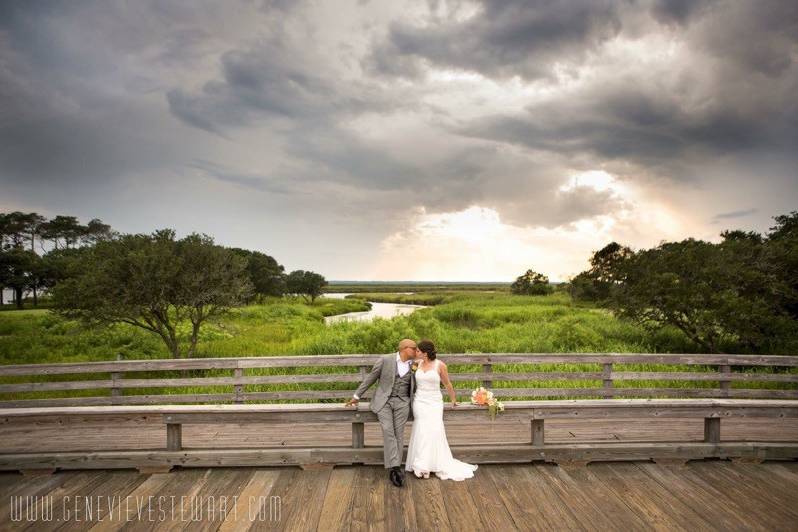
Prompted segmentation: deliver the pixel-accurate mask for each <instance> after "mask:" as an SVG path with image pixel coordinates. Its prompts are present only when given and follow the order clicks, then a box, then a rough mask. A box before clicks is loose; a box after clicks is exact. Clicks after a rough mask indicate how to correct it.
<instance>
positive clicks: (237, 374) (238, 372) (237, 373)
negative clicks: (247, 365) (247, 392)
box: [233, 368, 244, 404]
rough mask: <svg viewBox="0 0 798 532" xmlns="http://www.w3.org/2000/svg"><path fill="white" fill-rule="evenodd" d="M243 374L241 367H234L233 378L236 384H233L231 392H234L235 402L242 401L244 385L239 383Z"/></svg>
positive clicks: (239, 402)
mask: <svg viewBox="0 0 798 532" xmlns="http://www.w3.org/2000/svg"><path fill="white" fill-rule="evenodd" d="M243 376H244V370H243V369H241V368H236V369H234V370H233V380H234V381H236V384H235V385H233V393H234V394H235V399H234V400H233V401H234V402H235V403H237V404H241V403H243V402H244V386H243V384H241V381H242V378H243Z"/></svg>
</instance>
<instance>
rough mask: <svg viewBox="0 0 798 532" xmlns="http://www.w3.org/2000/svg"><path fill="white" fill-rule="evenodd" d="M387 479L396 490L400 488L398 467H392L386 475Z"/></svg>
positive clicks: (400, 479) (400, 478) (400, 475)
mask: <svg viewBox="0 0 798 532" xmlns="http://www.w3.org/2000/svg"><path fill="white" fill-rule="evenodd" d="M388 478H390V479H391V484H393V485H394V486H396V487H397V488H401V487H402V484H403V482H402V480H403V479H402V473H401V472H400V470H399V468H398V467H392V468H391V471H390V472H389V473H388Z"/></svg>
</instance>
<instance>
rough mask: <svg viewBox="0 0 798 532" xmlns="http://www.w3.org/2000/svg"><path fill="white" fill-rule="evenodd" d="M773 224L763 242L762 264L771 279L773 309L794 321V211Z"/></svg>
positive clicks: (797, 221) (797, 260) (797, 222)
mask: <svg viewBox="0 0 798 532" xmlns="http://www.w3.org/2000/svg"><path fill="white" fill-rule="evenodd" d="M775 220H776V225H775V226H773V227H771V228H770V232H769V233H768V236H767V240H766V241H765V253H764V264H765V268H766V271H767V273H768V275H769V276H770V277H771V278H772V279H773V283H774V298H775V305H776V306H777V307H778V308H780V309H781V310H783V311H784V312H785V313H787V314H788V315H789V316H791V317H792V319H794V320H798V211H793V212H791V213H790V214H786V215H781V216H776V217H775Z"/></svg>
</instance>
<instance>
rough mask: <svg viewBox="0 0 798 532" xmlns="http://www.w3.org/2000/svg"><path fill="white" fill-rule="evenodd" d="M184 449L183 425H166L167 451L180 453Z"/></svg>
mask: <svg viewBox="0 0 798 532" xmlns="http://www.w3.org/2000/svg"><path fill="white" fill-rule="evenodd" d="M182 448H183V425H181V424H180V423H167V424H166V450H167V451H179V450H181V449H182Z"/></svg>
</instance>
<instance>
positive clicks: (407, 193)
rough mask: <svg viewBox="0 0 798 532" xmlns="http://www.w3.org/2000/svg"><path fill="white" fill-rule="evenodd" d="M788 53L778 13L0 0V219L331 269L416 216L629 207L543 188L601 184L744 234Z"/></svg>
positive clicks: (764, 187) (788, 27) (552, 4)
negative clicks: (23, 214)
mask: <svg viewBox="0 0 798 532" xmlns="http://www.w3.org/2000/svg"><path fill="white" fill-rule="evenodd" d="M475 6H476V9H474V7H475ZM796 43H798V4H796V3H795V2H790V1H787V0H783V1H777V0H762V1H754V0H743V1H736V0H735V1H732V0H696V1H689V2H688V1H684V0H596V1H587V0H585V1H576V2H574V1H554V0H551V1H546V2H533V3H530V2H526V1H521V0H507V1H503V2H488V1H480V2H468V1H454V0H449V1H430V2H417V1H411V0H401V1H400V2H388V1H382V2H379V1H372V2H360V3H334V4H333V3H327V2H293V1H288V0H275V1H271V2H248V1H242V2H238V3H235V4H234V5H231V4H229V3H224V4H220V3H217V2H200V3H190V4H189V3H182V2H161V1H145V0H143V1H141V2H135V3H130V2H105V1H100V0H76V1H74V2H69V3H62V2H55V1H49V2H48V1H36V2H3V3H0V182H2V184H3V189H4V193H6V194H4V196H5V199H4V200H3V201H5V202H6V204H7V205H8V206H9V207H15V208H31V209H33V208H36V209H39V210H42V211H46V212H58V213H59V214H60V213H62V211H63V210H64V209H65V208H68V209H73V210H74V212H75V213H76V214H81V213H85V216H86V217H87V218H91V217H93V216H94V215H96V214H100V213H97V212H95V211H101V212H106V213H109V215H110V216H118V219H119V220H120V221H121V222H119V223H123V224H124V223H127V224H131V225H130V226H131V229H134V230H142V229H146V228H144V227H141V226H140V225H136V224H137V223H139V222H138V220H142V219H146V220H158V221H159V223H161V221H163V223H174V224H183V225H185V226H186V227H185V229H187V230H194V229H203V230H206V231H209V232H214V231H213V229H214V227H218V228H219V229H218V231H219V234H220V237H225V238H228V239H229V240H230V241H231V242H235V243H236V244H237V245H247V242H246V241H242V240H240V239H239V238H240V237H239V236H238V235H239V234H241V233H240V231H250V232H248V233H246V234H247V235H250V236H248V237H247V238H251V239H252V242H257V245H259V246H260V245H262V246H264V247H267V246H269V245H274V246H276V247H277V248H278V249H280V250H282V252H283V253H285V254H286V259H285V260H286V262H291V261H292V260H296V261H312V260H313V259H312V253H313V252H312V249H313V246H312V245H309V246H308V247H306V248H303V250H301V251H292V249H293V248H294V247H296V246H295V241H296V237H295V236H291V235H292V234H301V235H302V238H304V239H306V240H308V242H316V240H320V241H323V242H317V244H318V245H319V246H320V247H323V248H324V250H323V251H321V252H320V255H319V256H320V257H321V256H323V257H324V260H323V261H322V260H321V259H319V264H322V262H323V263H324V264H332V263H335V261H336V260H339V259H335V254H336V253H339V248H340V247H341V246H344V247H346V246H349V247H348V248H347V253H349V254H351V253H355V252H356V245H357V244H356V243H357V242H358V239H359V238H362V235H363V234H364V233H366V234H367V237H365V238H366V240H367V241H368V243H369V246H371V247H372V248H376V247H377V245H378V244H379V242H380V239H381V238H383V237H384V236H385V235H387V234H391V233H392V232H395V231H397V230H398V228H400V227H401V226H402V225H403V224H406V223H407V222H408V220H409V219H410V218H411V217H410V215H409V213H410V211H411V210H412V209H416V208H418V207H424V209H425V211H426V212H428V213H441V212H451V211H458V210H462V209H465V208H468V207H470V206H472V205H479V206H484V207H491V208H494V209H495V210H496V211H498V212H499V213H500V215H501V218H502V220H503V221H505V222H506V223H511V224H515V225H517V226H529V227H546V228H554V227H563V226H569V224H572V223H573V222H576V221H578V220H582V219H589V218H594V217H597V216H602V215H610V216H611V215H613V214H616V213H619V212H621V211H624V212H625V211H628V209H629V208H630V205H629V204H628V201H629V200H628V199H627V198H623V197H620V196H619V195H618V194H616V193H613V192H612V191H609V190H595V189H593V188H591V187H575V188H572V189H569V190H562V185H563V184H564V183H565V182H567V181H568V179H569V178H570V177H571V176H572V175H574V174H579V173H581V172H586V171H590V170H597V169H603V170H606V171H608V172H610V173H612V174H613V175H616V176H618V177H619V179H621V180H622V181H623V180H626V181H629V182H631V183H632V184H636V185H638V186H639V187H640V188H643V189H645V192H646V193H647V194H648V195H649V196H650V197H665V196H667V195H668V194H670V193H673V199H672V201H671V199H670V197H669V200H668V201H671V203H672V204H673V205H675V207H673V208H674V209H675V211H674V212H685V213H688V214H689V213H690V212H693V211H695V210H698V209H699V208H700V209H705V212H706V214H704V215H702V216H703V221H702V223H708V224H710V225H711V224H712V223H713V221H714V222H718V221H720V222H722V221H724V220H735V219H743V218H744V219H745V221H746V223H747V222H749V221H751V222H752V223H754V222H756V223H760V224H765V225H764V226H765V227H767V223H769V221H770V220H769V218H770V216H772V215H773V214H776V213H773V212H770V209H773V208H776V207H774V205H778V206H779V208H781V206H782V205H787V204H790V203H791V202H792V203H794V201H795V200H798V196H797V194H798V192H796V191H798V186H795V185H796V184H798V182H796V179H798V178H796V176H795V172H794V169H795V168H796V167H798V157H797V156H796V153H798V145H796V139H798V103H797V102H796V100H795V98H794V94H796V93H798V65H796V58H795V49H796ZM474 73H476V74H478V75H473V74H474ZM147 187H157V190H158V191H159V193H158V198H157V200H155V199H152V198H151V197H150V194H144V193H141V191H142V190H145V189H147V190H149V189H148V188H147ZM7 191H10V192H7ZM99 191H101V192H99ZM677 192H678V194H681V196H679V195H678V194H677ZM67 196H68V201H67V199H66V198H67ZM10 197H13V198H14V200H13V201H14V203H13V204H12V203H10V201H11V200H9V199H8V198H10ZM130 197H133V198H137V199H136V200H135V201H131V200H129V199H122V198H130ZM685 198H689V201H686V200H685ZM81 202H82V203H81ZM79 207H80V208H79ZM156 208H162V209H164V212H165V211H166V210H167V209H168V210H169V216H166V215H160V214H159V213H155V212H153V210H154V209H156ZM81 209H82V210H81ZM679 209H682V211H679ZM79 211H80V212H79ZM702 212H703V211H702ZM712 213H720V214H718V215H716V216H714V217H713V214H712ZM217 217H218V218H217ZM171 220H176V221H174V222H172V221H171ZM227 220H235V224H236V227H238V228H242V227H247V228H248V229H246V230H243V229H236V230H233V229H224V228H223V227H226V226H225V224H226V223H227ZM707 220H710V221H707ZM107 221H109V222H111V223H114V219H113V218H111V219H108V220H107ZM140 223H144V222H140ZM152 223H155V222H152ZM231 223H232V222H231ZM629 223H632V222H629ZM189 225H191V227H189ZM322 225H324V230H323V231H321V230H320V231H321V232H320V233H319V234H323V235H324V236H323V238H321V237H314V236H313V235H314V228H315V227H318V226H322ZM194 226H198V227H194ZM263 227H268V228H270V229H269V231H267V232H264V230H263V229H262V228H263ZM271 228H279V231H278V230H277V229H271ZM119 229H121V230H126V229H127V227H125V226H124V225H123V226H120V227H119ZM179 229H180V227H179ZM711 230H712V233H713V234H715V233H716V232H717V231H716V229H715V228H711ZM266 233H268V234H269V239H270V240H269V241H268V242H267V243H262V239H263V238H264V237H263V236H262V235H263V234H266ZM283 234H284V235H287V236H282V235H283ZM336 235H338V236H336ZM347 242H349V243H350V244H347ZM272 243H273V244H272ZM325 246H326V247H325ZM357 253H360V256H361V259H362V260H365V255H366V254H367V253H366V252H364V251H357ZM345 263H346V260H344V259H340V264H342V265H344V264H345ZM296 266H297V267H311V268H312V267H314V266H316V265H315V264H313V263H305V264H302V263H301V262H298V263H297V264H296ZM342 267H343V266H342Z"/></svg>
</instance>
